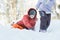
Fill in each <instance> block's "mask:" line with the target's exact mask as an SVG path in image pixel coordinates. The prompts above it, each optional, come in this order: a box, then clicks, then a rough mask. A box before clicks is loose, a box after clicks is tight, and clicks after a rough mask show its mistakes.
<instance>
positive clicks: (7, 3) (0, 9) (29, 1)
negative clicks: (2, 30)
mask: <svg viewBox="0 0 60 40" xmlns="http://www.w3.org/2000/svg"><path fill="white" fill-rule="evenodd" d="M37 1H38V0H0V25H7V24H9V23H11V22H13V21H17V20H19V19H21V18H22V17H23V15H25V14H27V11H28V10H29V8H35V5H36V3H37ZM37 17H38V18H40V16H39V14H38V15H37ZM55 19H58V20H60V0H56V2H55V6H54V7H53V8H52V20H55Z"/></svg>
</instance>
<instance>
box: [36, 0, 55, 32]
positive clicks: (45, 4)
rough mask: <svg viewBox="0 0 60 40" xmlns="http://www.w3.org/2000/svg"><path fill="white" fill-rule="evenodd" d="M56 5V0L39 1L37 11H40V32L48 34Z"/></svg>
mask: <svg viewBox="0 0 60 40" xmlns="http://www.w3.org/2000/svg"><path fill="white" fill-rule="evenodd" d="M54 5H55V0H38V3H37V5H36V9H37V10H38V9H39V14H40V16H41V18H40V20H41V24H40V30H39V32H46V30H47V28H48V27H49V25H50V21H51V9H52V7H53V6H54Z"/></svg>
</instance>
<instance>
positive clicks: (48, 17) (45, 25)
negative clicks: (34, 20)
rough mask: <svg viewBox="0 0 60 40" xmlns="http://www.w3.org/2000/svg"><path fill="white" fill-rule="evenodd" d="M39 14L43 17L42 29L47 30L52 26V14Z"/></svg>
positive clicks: (40, 12) (41, 12) (43, 12)
mask: <svg viewBox="0 0 60 40" xmlns="http://www.w3.org/2000/svg"><path fill="white" fill-rule="evenodd" d="M39 14H40V16H41V18H40V21H41V22H40V29H41V30H47V28H48V26H49V25H50V21H51V13H49V14H46V12H45V11H39Z"/></svg>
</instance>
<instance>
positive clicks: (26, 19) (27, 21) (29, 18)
mask: <svg viewBox="0 0 60 40" xmlns="http://www.w3.org/2000/svg"><path fill="white" fill-rule="evenodd" d="M36 16H37V11H36V10H35V9H33V8H30V9H29V11H28V14H27V15H24V16H23V19H22V20H20V21H18V22H17V23H16V24H13V25H12V26H13V27H14V28H19V29H34V26H35V24H36V20H37V17H36Z"/></svg>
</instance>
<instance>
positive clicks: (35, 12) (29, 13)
mask: <svg viewBox="0 0 60 40" xmlns="http://www.w3.org/2000/svg"><path fill="white" fill-rule="evenodd" d="M28 15H29V16H30V15H35V17H34V18H36V16H37V11H36V10H35V9H34V8H30V9H29V10H28Z"/></svg>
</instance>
